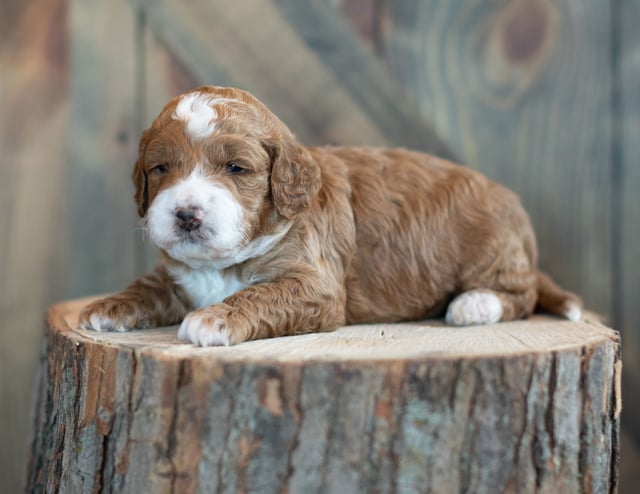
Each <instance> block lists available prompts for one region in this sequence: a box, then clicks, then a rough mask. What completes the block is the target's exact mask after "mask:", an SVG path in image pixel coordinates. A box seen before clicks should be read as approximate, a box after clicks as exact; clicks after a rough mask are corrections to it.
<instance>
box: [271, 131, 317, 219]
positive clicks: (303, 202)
mask: <svg viewBox="0 0 640 494" xmlns="http://www.w3.org/2000/svg"><path fill="white" fill-rule="evenodd" d="M265 148H266V149H267V152H268V153H269V156H270V157H271V195H272V197H273V202H274V205H275V207H276V210H277V211H278V213H280V215H281V216H284V217H285V218H287V219H289V220H291V219H293V217H294V216H296V215H297V214H298V213H300V212H301V211H303V210H305V209H306V208H308V207H309V206H310V205H311V200H312V199H313V197H314V196H315V195H316V194H317V193H318V191H319V190H320V180H321V179H320V168H319V167H318V165H317V164H316V162H315V161H314V160H313V158H312V157H311V154H310V153H309V151H307V149H306V148H304V146H302V145H300V144H298V143H297V142H295V140H293V139H291V140H290V141H289V142H287V143H284V144H283V143H268V144H265Z"/></svg>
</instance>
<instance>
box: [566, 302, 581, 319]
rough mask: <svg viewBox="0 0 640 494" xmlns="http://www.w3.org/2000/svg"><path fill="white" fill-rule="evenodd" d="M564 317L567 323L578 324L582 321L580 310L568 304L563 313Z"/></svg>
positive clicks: (571, 303)
mask: <svg viewBox="0 0 640 494" xmlns="http://www.w3.org/2000/svg"><path fill="white" fill-rule="evenodd" d="M564 317H566V318H567V319H569V321H574V322H578V321H581V320H582V309H580V307H579V306H578V305H577V304H576V303H574V302H569V303H568V304H567V309H566V310H565V311H564Z"/></svg>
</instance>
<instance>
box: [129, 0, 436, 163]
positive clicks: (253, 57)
mask: <svg viewBox="0 0 640 494" xmlns="http://www.w3.org/2000/svg"><path fill="white" fill-rule="evenodd" d="M135 4H136V5H138V6H139V8H142V9H144V11H145V12H146V15H147V16H148V21H149V25H150V26H151V28H152V30H153V31H154V32H155V33H157V35H158V36H159V37H161V38H162V39H165V40H167V43H168V44H170V45H171V46H172V49H173V50H174V51H175V53H176V55H177V56H178V57H179V58H180V60H181V62H182V63H183V64H184V65H185V67H187V69H188V70H189V71H190V72H192V73H193V74H194V75H195V76H196V77H197V78H198V80H200V81H202V82H203V83H208V84H218V85H225V84H232V85H238V86H240V87H244V88H247V89H250V90H251V92H252V93H254V94H255V95H256V96H257V97H258V98H260V99H262V100H263V101H264V102H265V103H266V104H267V105H268V106H269V107H270V108H271V109H272V110H273V111H274V112H275V113H276V114H278V115H279V116H280V117H281V118H282V119H283V121H284V122H285V123H287V124H288V125H289V126H290V127H291V128H292V130H293V131H294V132H295V133H296V134H297V135H298V136H299V137H300V138H301V139H302V140H303V141H304V142H306V143H307V144H314V143H315V144H327V143H350V144H365V143H366V144H371V145H376V144H377V145H383V144H390V143H394V144H396V145H413V147H420V148H423V149H424V148H429V147H432V148H434V149H444V148H443V147H442V146H441V144H440V143H439V142H437V141H436V138H435V135H434V134H433V132H432V131H431V129H430V128H429V127H428V126H427V125H426V124H425V123H424V121H423V120H421V119H417V118H413V116H412V115H411V112H412V108H411V106H409V105H407V104H405V103H403V99H402V91H401V90H400V88H399V87H398V86H397V85H394V84H393V82H392V80H391V78H390V77H389V76H388V74H387V73H386V72H385V71H383V70H382V69H381V67H380V66H379V64H378V62H377V61H376V60H375V58H374V56H373V54H371V53H370V52H369V51H368V50H366V49H365V48H364V47H363V46H362V45H363V43H362V42H361V41H360V40H359V39H358V38H357V37H356V36H354V35H353V34H352V33H351V32H350V30H349V28H348V25H347V24H346V23H344V22H341V21H340V17H339V16H338V15H337V13H336V12H335V11H334V10H332V9H330V8H329V7H328V6H326V5H323V4H320V3H318V4H315V3H314V4H305V7H304V8H300V5H299V4H298V3H297V2H275V3H274V2H265V1H258V0H251V1H247V2H242V3H238V4H233V5H231V4H229V3H228V2H208V1H197V2H191V3H190V4H189V6H186V5H182V4H179V3H174V2H165V1H153V2H151V1H149V0H137V1H136V2H135ZM293 19H295V20H296V22H295V23H292V20H293ZM211 26H215V29H211ZM295 26H299V28H300V29H299V30H298V29H297V28H296V27H295ZM311 29H313V30H312V31H311ZM238 32H246V33H251V36H245V37H243V38H242V40H241V41H240V40H239V38H238V36H237V33H238ZM335 43H338V45H336V44H335ZM266 46H268V47H269V49H268V50H267V49H265V47H266ZM338 48H339V49H338ZM257 81H259V83H257ZM363 81H366V82H367V86H366V87H370V88H371V90H365V86H363V85H362V84H361V83H362V82H363ZM402 109H406V111H407V114H406V115H405V114H404V113H403V112H402V111H401V110H402ZM413 115H414V116H417V114H416V113H415V112H413ZM443 153H444V151H443Z"/></svg>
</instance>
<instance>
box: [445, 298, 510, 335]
mask: <svg viewBox="0 0 640 494" xmlns="http://www.w3.org/2000/svg"><path fill="white" fill-rule="evenodd" d="M502 312H503V309H502V302H500V299H499V298H498V297H497V296H496V295H495V294H494V293H491V292H488V291H482V290H471V291H469V292H465V293H462V294H460V295H458V296H457V297H456V298H455V299H453V302H451V303H450V304H449V308H448V309H447V315H446V317H445V321H446V322H447V324H451V325H454V326H470V325H473V324H493V323H496V322H498V321H500V319H501V318H502Z"/></svg>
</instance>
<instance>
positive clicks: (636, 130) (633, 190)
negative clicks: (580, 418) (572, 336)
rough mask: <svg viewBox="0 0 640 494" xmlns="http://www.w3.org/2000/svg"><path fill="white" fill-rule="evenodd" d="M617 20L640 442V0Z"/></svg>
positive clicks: (629, 348) (629, 310)
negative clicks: (639, 264) (639, 2)
mask: <svg viewBox="0 0 640 494" xmlns="http://www.w3.org/2000/svg"><path fill="white" fill-rule="evenodd" d="M618 8H619V9H620V10H619V11H618V18H617V21H618V22H619V23H620V24H619V25H618V26H616V27H617V29H618V30H617V31H616V32H617V33H618V34H619V41H620V43H619V49H620V53H619V56H618V59H617V63H618V67H619V71H620V72H619V75H620V86H619V91H620V93H619V110H620V119H621V120H620V129H619V130H620V131H621V133H620V137H621V140H620V142H619V145H620V152H619V155H618V157H619V159H620V162H619V164H618V165H619V169H618V172H619V175H618V176H617V179H618V185H619V187H620V191H619V195H618V197H619V198H620V210H619V212H620V218H619V219H620V224H619V227H620V229H619V233H620V236H621V238H620V243H619V244H618V246H617V247H618V249H619V250H618V252H619V265H618V269H619V281H620V283H621V284H622V286H621V297H620V323H621V326H620V327H621V329H622V331H623V334H624V346H623V359H624V362H625V376H624V377H625V378H624V380H623V382H624V384H625V390H626V391H628V392H627V393H626V397H627V400H626V403H625V408H626V414H625V418H626V420H625V426H626V427H628V428H630V429H631V431H632V433H633V434H634V436H635V440H636V441H637V443H638V444H640V418H639V417H640V397H639V396H638V393H637V391H638V389H640V323H639V321H640V305H639V304H638V294H639V293H640V271H639V270H638V259H640V220H639V219H638V212H640V196H638V190H639V189H640V167H639V166H638V161H639V160H640V139H639V136H640V32H639V30H638V23H639V22H640V4H638V2H637V1H633V0H620V2H619V7H618Z"/></svg>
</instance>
